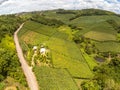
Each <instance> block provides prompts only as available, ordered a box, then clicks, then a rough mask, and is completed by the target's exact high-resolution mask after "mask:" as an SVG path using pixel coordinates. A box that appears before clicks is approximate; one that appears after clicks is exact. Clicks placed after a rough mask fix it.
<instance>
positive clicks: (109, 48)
mask: <svg viewBox="0 0 120 90" xmlns="http://www.w3.org/2000/svg"><path fill="white" fill-rule="evenodd" d="M96 48H97V49H98V50H99V51H100V52H115V53H119V52H120V43H118V42H97V43H96Z"/></svg>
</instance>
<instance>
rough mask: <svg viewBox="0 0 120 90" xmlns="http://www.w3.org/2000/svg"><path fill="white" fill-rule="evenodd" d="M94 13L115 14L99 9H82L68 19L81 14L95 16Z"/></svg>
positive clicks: (75, 17)
mask: <svg viewBox="0 0 120 90" xmlns="http://www.w3.org/2000/svg"><path fill="white" fill-rule="evenodd" d="M95 15H115V13H112V12H110V11H105V10H99V9H83V10H80V11H79V12H78V13H76V15H75V16H74V17H71V18H70V19H69V20H70V21H71V20H74V19H77V18H79V17H81V16H95Z"/></svg>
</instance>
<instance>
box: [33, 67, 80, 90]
mask: <svg viewBox="0 0 120 90" xmlns="http://www.w3.org/2000/svg"><path fill="white" fill-rule="evenodd" d="M34 72H35V74H36V76H37V79H38V84H39V85H40V90H78V88H77V85H76V84H75V81H74V80H73V79H72V78H71V76H70V75H69V73H68V72H67V71H66V70H65V69H55V68H49V67H45V66H44V67H35V68H34Z"/></svg>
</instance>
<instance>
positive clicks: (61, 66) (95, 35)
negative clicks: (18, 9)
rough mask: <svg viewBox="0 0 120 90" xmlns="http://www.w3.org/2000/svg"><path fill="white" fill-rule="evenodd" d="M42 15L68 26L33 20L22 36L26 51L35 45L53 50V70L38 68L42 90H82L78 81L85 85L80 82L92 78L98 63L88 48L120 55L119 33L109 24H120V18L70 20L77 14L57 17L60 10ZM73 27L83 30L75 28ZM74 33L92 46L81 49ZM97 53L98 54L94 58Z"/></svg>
mask: <svg viewBox="0 0 120 90" xmlns="http://www.w3.org/2000/svg"><path fill="white" fill-rule="evenodd" d="M42 14H43V15H44V16H43V17H45V18H49V19H57V20H61V21H62V22H64V23H65V24H64V25H63V24H62V25H61V26H59V25H58V27H57V26H54V25H51V26H50V25H48V24H45V25H44V24H41V23H38V22H35V21H30V20H29V21H27V22H26V23H25V25H24V26H23V28H22V29H21V31H20V32H19V33H18V36H19V40H20V43H21V46H22V48H23V50H24V49H26V48H28V50H29V53H30V51H32V47H33V46H34V45H37V46H40V45H41V44H44V45H45V46H47V47H48V48H49V49H50V52H51V55H52V56H51V57H52V59H51V61H52V66H53V67H45V66H44V67H43V66H41V67H38V66H35V67H34V72H35V75H36V77H37V80H38V83H39V85H40V88H41V90H78V87H79V85H78V87H77V85H76V82H77V83H79V82H80V83H81V81H79V79H82V80H88V79H92V78H93V76H94V73H93V71H92V70H93V69H94V67H95V66H97V65H98V64H97V62H96V61H95V60H94V58H93V56H92V55H89V54H87V52H85V51H86V50H84V49H85V48H91V47H92V48H95V49H96V50H98V51H99V52H120V43H118V42H117V40H118V38H117V31H116V30H115V29H114V28H113V26H111V25H110V24H109V23H107V22H106V20H110V19H114V20H115V21H116V22H117V23H118V24H119V23H120V18H119V17H118V16H115V15H101V16H97V15H93V16H80V17H78V18H76V19H73V20H71V21H69V19H70V18H72V17H74V16H75V15H74V14H57V13H56V10H53V11H45V12H42ZM70 25H73V26H77V27H78V28H81V30H76V29H73V28H72V27H71V26H70ZM74 34H78V35H80V36H84V37H85V39H86V40H83V42H84V43H85V44H89V45H86V46H84V47H85V48H84V47H81V46H79V45H80V44H81V43H79V44H76V43H75V42H74V41H73V37H74ZM77 38H79V36H78V37H77ZM87 38H89V39H90V40H87ZM81 41H82V39H81ZM83 42H82V43H83ZM91 42H93V43H91ZM88 50H89V49H88ZM99 52H98V53H99ZM96 54H97V53H96V52H95V53H94V55H96ZM77 79H78V80H77ZM74 80H77V81H76V82H75V81H74ZM79 88H80V87H79Z"/></svg>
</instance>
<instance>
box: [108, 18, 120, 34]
mask: <svg viewBox="0 0 120 90" xmlns="http://www.w3.org/2000/svg"><path fill="white" fill-rule="evenodd" d="M106 22H107V23H109V24H110V25H111V26H112V27H113V28H114V29H115V30H116V31H117V32H118V33H120V25H118V23H117V22H116V21H115V20H113V19H109V20H107V21H106Z"/></svg>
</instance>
